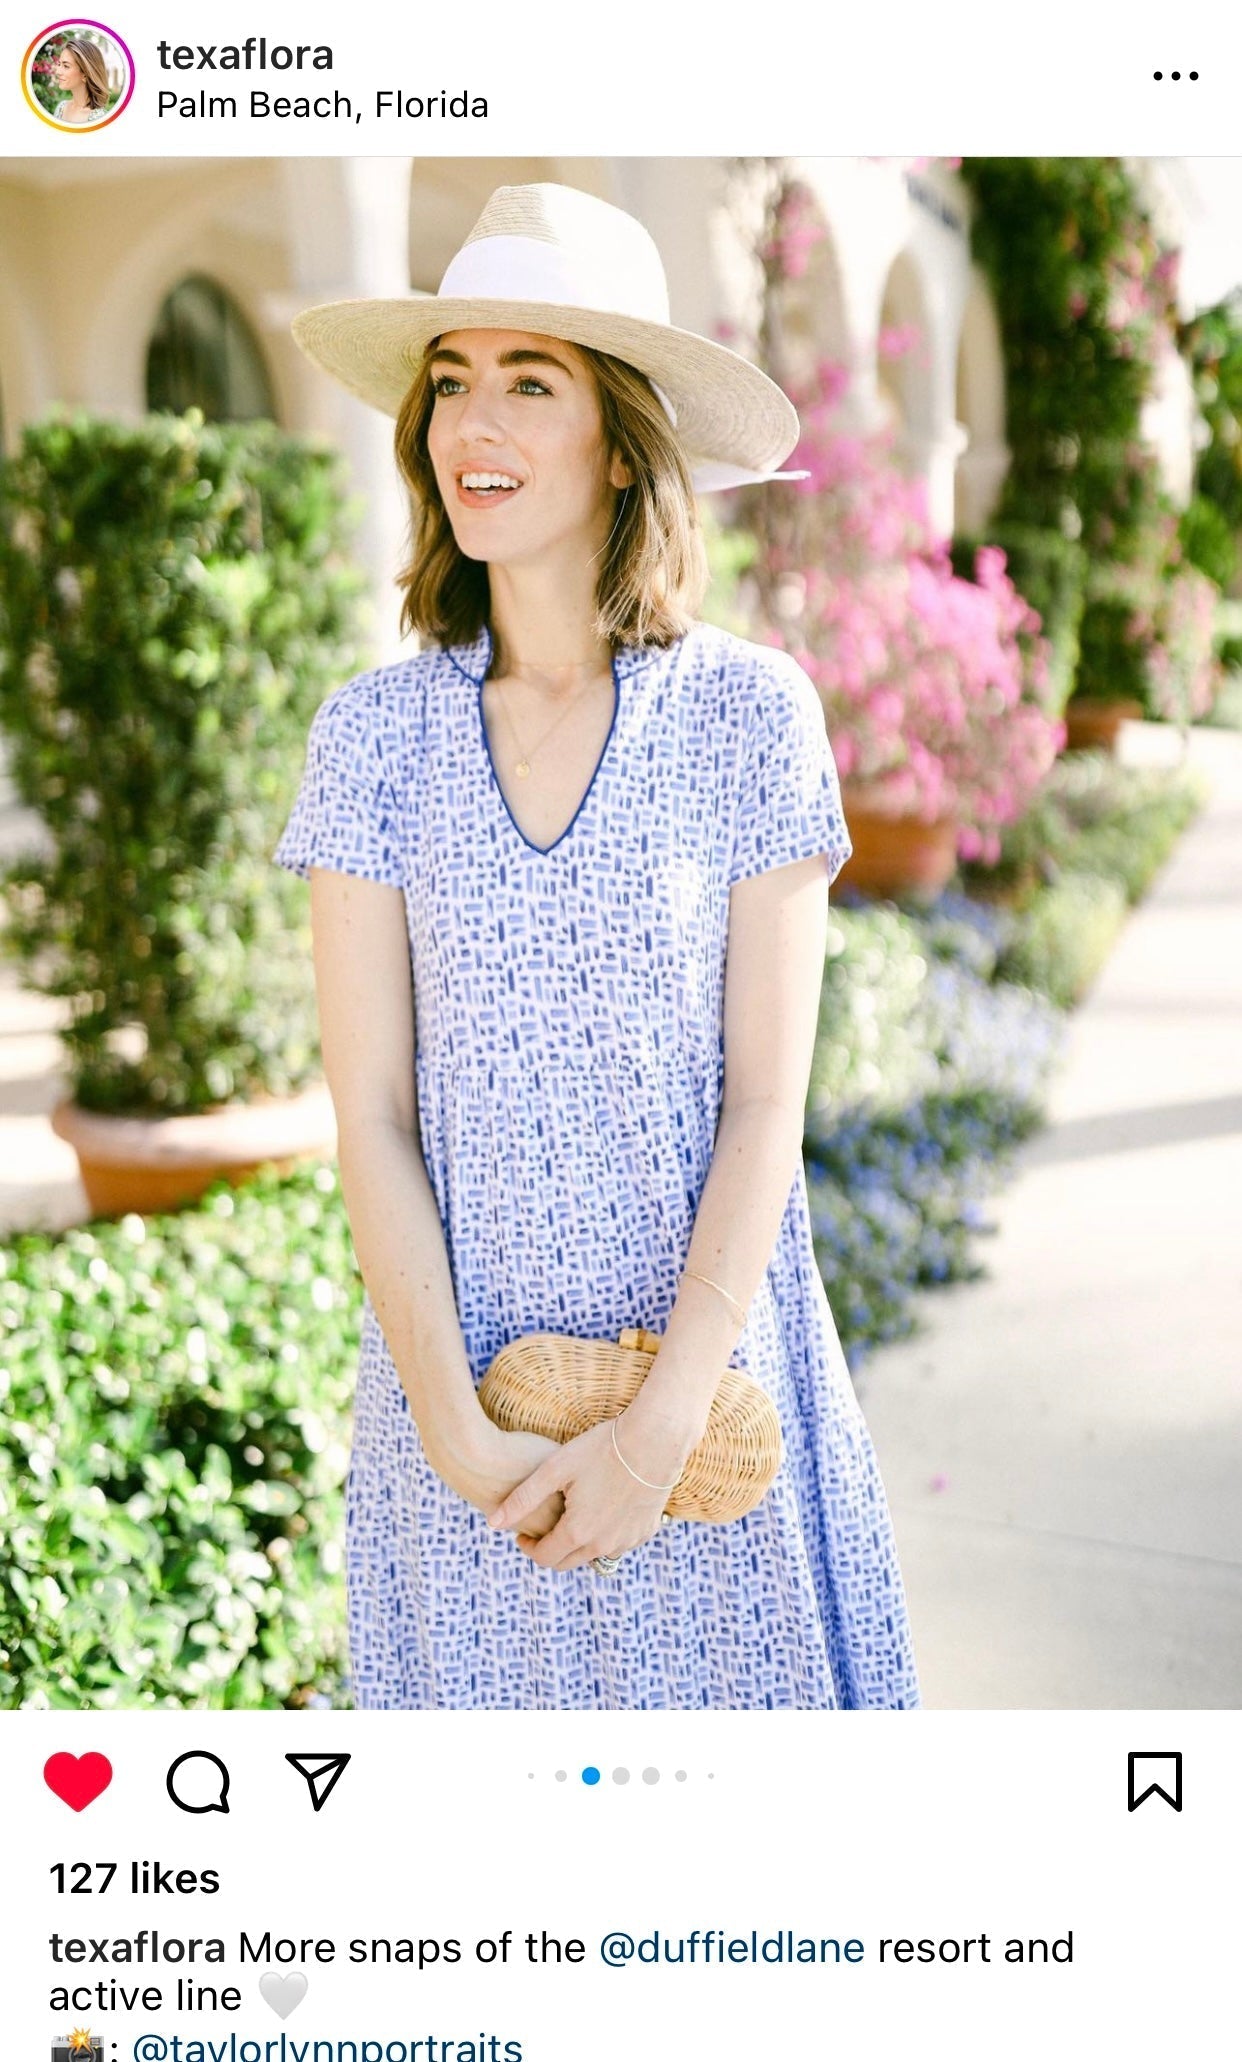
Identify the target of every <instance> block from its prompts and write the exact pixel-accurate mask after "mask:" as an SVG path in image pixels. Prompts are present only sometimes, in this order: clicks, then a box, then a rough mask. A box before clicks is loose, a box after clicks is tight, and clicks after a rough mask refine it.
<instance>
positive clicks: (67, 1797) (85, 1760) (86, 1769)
mask: <svg viewBox="0 0 1242 2062" xmlns="http://www.w3.org/2000/svg"><path fill="white" fill-rule="evenodd" d="M43 1780H44V1782H45V1783H46V1784H47V1787H48V1789H49V1790H52V1791H54V1792H55V1794H56V1795H57V1797H59V1799H60V1801H61V1803H62V1804H67V1805H68V1806H69V1807H70V1809H71V1810H73V1811H85V1810H86V1807H87V1805H88V1804H93V1803H94V1802H95V1799H96V1798H97V1797H100V1796H102V1794H103V1792H104V1791H105V1790H106V1789H107V1787H108V1785H109V1783H110V1782H111V1781H112V1763H111V1762H110V1761H109V1760H108V1757H107V1755H106V1754H53V1755H51V1756H50V1758H49V1759H48V1760H47V1761H45V1762H44V1764H43Z"/></svg>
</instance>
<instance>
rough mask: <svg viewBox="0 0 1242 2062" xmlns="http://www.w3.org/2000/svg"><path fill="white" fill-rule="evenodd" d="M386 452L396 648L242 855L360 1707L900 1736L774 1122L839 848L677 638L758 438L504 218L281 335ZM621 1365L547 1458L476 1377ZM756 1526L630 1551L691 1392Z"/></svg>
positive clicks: (776, 401)
mask: <svg viewBox="0 0 1242 2062" xmlns="http://www.w3.org/2000/svg"><path fill="white" fill-rule="evenodd" d="M295 334H296V335H297V337H298V340H299V342H300V343H301V344H302V346H303V348H304V349H305V350H307V352H308V353H309V354H310V355H311V356H312V357H313V358H315V359H316V360H317V361H318V362H319V363H320V364H322V365H324V366H326V367H327V368H328V369H329V370H330V371H331V372H332V373H333V374H334V375H335V376H336V377H338V378H340V379H341V380H343V381H344V383H345V384H346V385H347V386H349V387H350V388H351V389H352V391H354V392H355V393H359V394H361V395H363V397H364V398H366V399H367V400H370V401H372V402H373V403H375V404H376V405H378V406H380V407H382V408H384V409H386V410H387V412H388V413H389V414H391V415H393V416H394V417H395V418H396V423H397V428H396V449H397V455H398V460H399V463H400V465H401V467H402V469H403V472H404V474H405V477H406V479H407V481H408V483H409V485H410V488H411V492H412V495H413V498H414V504H415V520H414V537H413V549H412V552H411V557H410V562H409V564H408V566H407V567H406V569H405V571H404V573H403V575H402V582H403V586H404V593H405V602H404V620H405V624H406V626H407V627H408V628H410V629H412V630H414V631H416V632H418V633H419V634H420V636H421V637H423V638H424V639H427V640H430V641H431V647H430V648H429V649H426V650H423V651H420V652H419V653H418V654H417V655H416V656H415V657H413V658H411V659H408V660H406V661H404V662H402V663H401V664H399V665H397V666H392V667H386V668H382V669H381V670H380V671H378V672H376V673H371V674H366V675H363V676H362V677H361V678H359V679H358V680H355V681H351V682H349V683H347V684H346V685H345V686H344V687H342V688H340V689H338V690H337V692H336V693H335V694H333V695H330V696H329V697H328V700H327V701H326V702H325V703H324V704H323V706H322V708H321V709H320V710H319V712H318V714H317V716H316V718H315V721H314V723H313V725H312V729H311V737H310V744H309V750H308V757H307V767H306V772H305V776H304V779H303V783H302V787H301V790H300V792H299V795H298V799H297V802H296V804H295V807H294V810H293V813H292V815H291V817H290V820H289V823H288V824H287V826H286V829H285V832H284V834H283V836H282V838H281V841H280V843H279V845H278V847H277V849H276V853H275V855H274V856H275V858H276V860H277V862H278V863H279V864H281V865H283V866H287V867H290V868H291V869H292V870H293V871H295V872H298V873H301V874H302V875H304V876H305V877H306V878H307V879H309V880H310V881H311V883H312V894H311V910H312V928H313V933H314V945H315V963H316V978H317V985H318V993H319V1000H320V1019H321V1031H322V1043H323V1054H324V1064H325V1068H326V1071H327V1074H328V1079H329V1084H330V1086H331V1089H332V1094H333V1099H334V1102H335V1104H336V1109H337V1119H338V1129H339V1135H340V1156H341V1176H342V1185H343V1189H344V1193H345V1198H346V1203H347V1207H348V1210H349V1215H350V1222H351V1227H352V1230H353V1234H354V1240H355V1245H356V1247H357V1251H358V1258H359V1263H360V1266H361V1269H362V1273H363V1277H364V1281H365V1284H366V1290H367V1295H366V1301H365V1319H364V1336H363V1345H362V1352H361V1359H360V1364H359V1382H358V1394H357V1404H356V1410H355V1423H354V1452H353V1462H352V1467H351V1472H350V1480H349V1494H348V1514H347V1529H348V1540H347V1547H348V1571H349V1605H350V1639H351V1647H352V1654H353V1688H354V1695H355V1700H356V1702H357V1703H358V1705H359V1706H360V1707H366V1708H373V1709H407V1708H419V1709H423V1708H441V1709H443V1708H453V1709H460V1708H480V1709H510V1710H530V1709H592V1710H594V1709H601V1708H604V1709H625V1710H686V1709H702V1708H717V1709H791V1708H801V1709H817V1710H829V1709H834V1708H839V1707H859V1706H879V1707H885V1708H890V1709H911V1708H913V1707H914V1706H915V1705H916V1704H917V1702H918V1688H917V1682H916V1678H915V1672H914V1664H913V1659H912V1655H911V1647H910V1636H909V1628H908V1625H907V1621H906V1614H905V1606H904V1601H903V1597H902V1589H901V1578H900V1573H899V1571H898V1568H897V1562H896V1555H895V1551H894V1546H893V1540H892V1533H891V1528H890V1524H889V1518H888V1512H887V1507H886V1505H885V1500H884V1493H883V1489H882V1487H881V1484H880V1481H879V1477H878V1473H877V1470H876V1465H875V1457H874V1454H873V1452H872V1449H871V1444H870V1440H869V1438H868V1436H867V1432H866V1428H865V1425H864V1424H863V1421H862V1418H861V1414H860V1412H859V1408H858V1404H857V1401H856V1399H855V1397H854V1393H853V1389H852V1386H851V1383H850V1379H849V1374H848V1370H847V1368H846V1364H845V1359H844V1355H843V1354H842V1351H841V1347H840V1342H839V1340H838V1337H837V1333H836V1328H835V1325H834V1323H833V1319H832V1313H831V1311H830V1309H829V1306H828V1301H827V1297H826V1295H825V1291H824V1286H823V1283H822V1281H821V1280H820V1277H819V1274H818V1272H817V1269H816V1265H815V1258H814V1249H813V1245H812V1239H811V1227H810V1217H809V1208H808V1201H807V1191H806V1181H805V1176H804V1173H803V1170H802V1164H801V1151H800V1149H801V1138H802V1121H803V1114H804V1109H805V1103H806V1094H807V1083H808V1077H809V1071H810V1062H811V1051H812V1044H813V1039H814V1034H815V1025H816V1018H817V1013H818V1008H819V996H820V983H821V977H822V971H823V959H824V951H825V941H826V926H827V902H828V887H829V883H830V882H831V881H832V879H834V878H835V876H836V874H837V872H838V871H839V869H840V867H841V866H842V865H843V864H844V862H845V860H846V858H847V857H848V856H849V853H850V851H851V849H852V848H851V844H850V838H849V833H848V830H847V828H846V825H845V821H844V818H843V816H842V813H841V805H840V792H839V788H838V784H837V777H836V767H835V764H834V761H833V757H832V752H831V748H830V746H829V743H828V739H827V736H826V733H825V729H824V721H823V714H822V710H821V707H820V704H819V701H818V699H817V696H816V694H815V690H814V688H813V686H812V685H811V682H810V681H809V680H808V678H807V677H806V675H805V674H803V673H802V672H801V671H800V670H799V668H798V667H797V666H796V665H794V664H793V662H792V661H791V660H790V659H789V658H788V657H787V656H786V655H785V654H783V653H780V652H776V651H773V650H768V649H764V648H760V647H758V646H756V645H752V644H749V643H747V642H745V641H744V640H742V639H740V638H736V637H732V636H729V635H727V634H726V633H724V632H722V631H718V630H714V629H710V628H708V627H707V626H706V625H704V624H702V623H700V622H698V621H697V620H696V612H697V609H698V606H699V603H700V601H701V598H702V594H703V589H704V584H705V578H706V570H705V561H704V553H703V544H702V537H701V534H700V529H699V524H698V515H697V508H696V504H695V498H694V494H695V488H696V487H698V488H699V489H700V490H706V489H707V488H709V487H712V486H720V485H725V484H735V483H737V482H739V481H741V480H746V479H754V478H757V477H780V475H779V474H775V473H774V472H773V470H772V469H773V468H774V467H776V466H779V464H780V463H781V461H782V459H783V458H784V457H785V455H786V454H787V453H788V451H789V450H790V449H791V447H792V445H793V443H794V441H795V439H796V436H797V427H798V426H797V418H796V416H795V415H794V412H793V409H792V408H791V407H790V405H789V403H788V401H787V400H786V399H785V397H784V396H783V395H782V394H781V393H780V392H779V390H778V389H777V388H775V387H774V386H773V385H772V383H771V382H770V381H769V380H767V379H766V377H765V376H764V375H763V374H762V373H761V372H759V371H758V370H757V369H756V368H755V367H754V366H752V365H750V364H748V363H747V362H746V361H745V360H743V359H741V358H738V357H736V356H735V355H734V354H733V353H732V352H729V351H726V350H724V349H723V347H721V346H720V345H717V344H713V343H711V342H709V341H708V340H707V339H706V338H702V337H695V336H692V335H689V334H688V333H686V332H682V331H678V330H674V329H673V328H672V326H671V324H670V323H669V320H668V304H667V292H666V288H665V285H664V277H663V269H662V267H661V266H660V262H659V257H658V253H656V251H655V247H654V245H653V244H652V243H651V241H650V238H648V237H647V235H646V232H645V231H644V230H643V229H641V228H640V226H639V225H638V223H636V222H634V221H633V220H632V218H630V217H629V216H626V215H624V214H622V213H621V212H620V211H619V210H617V209H614V208H611V207H609V206H607V205H606V204H605V203H604V202H601V201H596V200H594V199H592V198H591V197H589V196H588V195H585V194H580V193H575V192H573V191H572V190H570V189H568V188H564V187H558V186H534V187H519V188H502V189H501V190H500V191H499V192H498V193H497V194H495V195H494V196H493V198H492V200H491V201H490V202H489V204H488V207H487V209H485V211H484V214H483V217H482V218H481V219H480V222H479V223H478V225H477V226H476V229H475V231H474V233H473V235H472V237H471V238H470V239H469V241H468V242H467V244H466V245H465V247H464V249H463V250H462V251H461V252H459V253H458V255H457V257H456V258H455V259H454V260H453V263H452V265H450V267H449V271H448V273H447V274H446V276H445V279H444V281H443V283H442V285H441V290H440V293H439V294H438V295H437V296H434V297H424V298H420V299H410V300H408V301H395V302H378V303H375V302H370V303H345V304H340V305H337V306H334V307H329V308H324V309H315V310H311V311H309V312H308V313H307V314H306V315H304V316H301V317H299V318H298V321H297V323H296V324H295ZM635 1325H637V1326H640V1327H643V1328H646V1329H648V1330H651V1331H653V1332H655V1333H657V1334H658V1338H659V1345H658V1351H657V1352H656V1353H655V1356H654V1359H653V1360H652V1361H651V1363H650V1367H649V1369H648V1370H647V1372H646V1376H645V1380H644V1381H643V1383H642V1386H641V1388H640V1389H639V1391H638V1393H637V1395H636V1396H635V1397H634V1400H633V1401H632V1402H631V1403H630V1404H629V1405H628V1407H627V1408H626V1409H625V1410H624V1411H623V1412H622V1413H621V1414H620V1416H618V1417H616V1418H614V1419H613V1420H612V1421H611V1423H605V1424H597V1425H595V1426H593V1427H592V1429H590V1430H589V1431H587V1432H585V1433H582V1434H580V1435H578V1436H577V1437H574V1438H570V1439H567V1440H566V1442H565V1443H564V1444H559V1445H558V1444H556V1443H555V1442H553V1441H550V1440H547V1439H544V1438H542V1437H538V1436H536V1435H534V1434H529V1433H522V1432H505V1431H502V1430H500V1429H499V1428H498V1427H497V1426H496V1425H495V1424H493V1423H492V1422H491V1421H490V1419H489V1418H487V1417H486V1416H485V1415H484V1412H483V1411H482V1409H481V1408H480V1406H479V1402H478V1394H477V1392H478V1387H479V1384H480V1382H481V1381H482V1378H483V1376H484V1375H485V1373H486V1372H487V1369H488V1367H489V1366H490V1364H491V1362H492V1360H493V1358H494V1357H495V1355H496V1354H497V1353H498V1352H499V1351H500V1350H501V1348H502V1347H504V1346H505V1345H507V1344H508V1343H509V1342H510V1341H512V1340H514V1339H517V1338H519V1337H522V1336H524V1335H526V1334H528V1333H532V1332H554V1333H559V1334H563V1335H565V1334H567V1335H569V1336H571V1337H578V1338H585V1339H588V1340H608V1339H612V1340H615V1339H616V1338H617V1337H618V1335H619V1333H620V1332H621V1331H623V1330H624V1329H625V1328H627V1327H630V1326H635ZM731 1361H732V1362H733V1364H735V1365H740V1366H743V1367H746V1368H748V1369H749V1371H750V1373H751V1374H752V1376H753V1377H754V1379H755V1380H756V1381H758V1382H759V1383H760V1384H761V1385H762V1386H763V1387H764V1388H765V1389H766V1390H767V1392H768V1395H769V1397H770V1398H771V1399H772V1401H773V1403H774V1404H775V1406H776V1409H777V1412H778V1414H779V1417H780V1421H781V1432H782V1439H783V1447H784V1460H783V1464H782V1466H781V1469H780V1472H779V1474H778V1476H777V1478H776V1481H775V1482H774V1483H773V1485H772V1487H771V1489H770V1490H769V1491H768V1493H767V1494H766V1496H765V1497H764V1498H763V1500H762V1502H761V1503H759V1504H758V1505H757V1506H756V1507H755V1508H754V1509H752V1510H751V1511H749V1512H748V1513H747V1515H746V1516H744V1517H742V1518H738V1519H736V1520H734V1521H732V1522H730V1523H724V1524H716V1525H711V1524H701V1523H691V1522H684V1521H683V1522H677V1523H662V1518H663V1516H664V1507H665V1504H666V1502H667V1501H668V1497H669V1494H670V1490H671V1488H672V1487H673V1486H674V1485H675V1483H676V1481H677V1480H678V1478H679V1477H680V1475H681V1473H682V1470H683V1469H684V1467H685V1465H686V1462H687V1460H688V1458H689V1456H690V1454H691V1452H692V1451H693V1449H694V1448H695V1446H696V1445H697V1443H698V1441H699V1439H700V1438H701V1436H702V1433H703V1430H704V1427H705V1425H706V1422H707V1418H708V1413H709V1411H710V1408H711V1405H712V1400H713V1397H714V1395H715V1392H716V1390H717V1387H718V1385H719V1382H720V1378H721V1375H722V1372H723V1370H724V1369H725V1367H726V1365H728V1364H730V1362H731Z"/></svg>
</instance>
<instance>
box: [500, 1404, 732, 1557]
mask: <svg viewBox="0 0 1242 2062" xmlns="http://www.w3.org/2000/svg"><path fill="white" fill-rule="evenodd" d="M616 1426H617V1432H618V1445H619V1446H620V1447H621V1450H622V1451H623V1452H625V1458H626V1460H627V1461H628V1462H629V1464H630V1467H632V1468H634V1469H635V1471H636V1473H637V1474H639V1475H642V1476H644V1477H645V1478H646V1479H647V1480H648V1481H650V1482H653V1483H656V1482H659V1481H661V1480H663V1481H664V1482H666V1483H668V1484H670V1485H671V1484H672V1483H674V1482H675V1481H676V1479H677V1477H678V1476H679V1475H680V1473H681V1470H682V1468H683V1467H684V1465H685V1461H686V1458H687V1455H688V1454H689V1451H690V1449H691V1447H692V1446H693V1444H694V1440H693V1437H690V1438H689V1439H688V1441H687V1438H686V1437H685V1436H683V1435H680V1434H677V1433H673V1432H671V1431H670V1428H669V1427H667V1426H665V1427H662V1428H657V1427H654V1426H650V1425H648V1426H644V1425H643V1423H642V1421H641V1420H639V1421H637V1422H636V1423H634V1424H631V1421H630V1415H629V1412H623V1413H622V1415H621V1417H620V1418H619V1419H618V1420H616ZM623 1428H628V1429H627V1430H626V1431H625V1433H624V1437H625V1438H627V1439H628V1444H629V1446H631V1447H632V1448H633V1451H632V1452H630V1451H627V1450H626V1447H625V1446H624V1445H622V1436H623ZM658 1470H662V1471H663V1473H662V1475H661V1473H659V1472H657V1471H658ZM670 1494H671V1488H664V1489H659V1488H647V1487H645V1486H644V1485H643V1484H642V1483H639V1482H637V1481H636V1480H635V1479H634V1476H633V1475H631V1474H630V1473H629V1470H628V1469H627V1468H626V1467H624V1466H623V1465H622V1463H621V1462H620V1461H619V1460H618V1459H617V1455H616V1452H615V1451H614V1450H613V1421H611V1420H607V1419H606V1420H605V1421H604V1423H603V1424H600V1425H593V1426H592V1427H591V1430H590V1431H589V1432H582V1433H580V1434H579V1436H578V1437H577V1438H576V1439H570V1440H567V1441H566V1443H565V1445H564V1446H558V1447H557V1448H556V1449H555V1451H554V1452H553V1453H552V1454H551V1455H549V1457H548V1458H547V1459H546V1460H545V1461H542V1462H541V1463H540V1465H539V1466H538V1467H537V1468H536V1469H535V1472H534V1473H533V1475H531V1476H530V1478H529V1479H528V1480H527V1481H525V1482H523V1483H522V1484H521V1485H520V1487H519V1488H517V1489H515V1490H514V1491H513V1492H512V1494H511V1495H509V1496H507V1497H506V1498H505V1500H504V1502H503V1503H502V1504H501V1505H500V1506H499V1508H498V1509H495V1510H493V1512H492V1514H491V1523H492V1524H493V1525H494V1526H495V1527H497V1529H498V1530H501V1531H510V1532H516V1533H517V1535H518V1545H519V1547H520V1548H521V1549H522V1552H523V1553H525V1554H529V1556H530V1558H531V1560H532V1561H536V1562H538V1564H539V1566H540V1567H541V1568H556V1569H559V1570H561V1571H562V1572H564V1571H565V1570H566V1569H569V1568H584V1567H586V1565H587V1564H588V1562H590V1561H593V1560H595V1559H596V1557H597V1556H598V1555H600V1554H611V1555H614V1556H615V1555H619V1554H627V1553H629V1552H630V1550H631V1549H632V1548H633V1547H638V1546H642V1545H643V1544H644V1543H645V1542H646V1541H647V1540H649V1539H651V1538H653V1537H654V1535H655V1534H656V1533H657V1532H658V1531H659V1529H660V1521H661V1518H662V1517H663V1515H664V1508H665V1505H666V1504H667V1503H668V1499H669V1496H670ZM553 1498H563V1500H564V1515H563V1516H562V1517H561V1520H560V1523H559V1524H557V1525H554V1526H553V1527H552V1528H551V1529H546V1528H545V1530H544V1533H543V1536H542V1537H541V1538H540V1539H538V1540H534V1539H532V1538H531V1537H530V1535H531V1530H532V1527H531V1518H532V1514H535V1513H543V1512H546V1510H547V1508H548V1502H549V1500H550V1499H553Z"/></svg>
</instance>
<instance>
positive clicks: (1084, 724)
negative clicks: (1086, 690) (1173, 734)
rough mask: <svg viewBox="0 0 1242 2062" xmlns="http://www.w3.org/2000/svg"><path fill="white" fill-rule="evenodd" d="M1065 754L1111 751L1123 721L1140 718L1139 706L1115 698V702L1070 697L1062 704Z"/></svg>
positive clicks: (1087, 697) (1138, 703)
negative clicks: (1063, 705) (1063, 706)
mask: <svg viewBox="0 0 1242 2062" xmlns="http://www.w3.org/2000/svg"><path fill="white" fill-rule="evenodd" d="M1064 714H1065V745H1064V750H1065V751H1067V752H1096V751H1107V752H1111V751H1115V750H1116V746H1117V733H1118V731H1119V730H1120V729H1121V726H1122V724H1123V723H1124V722H1126V720H1127V718H1138V717H1141V716H1142V714H1143V704H1142V703H1141V702H1135V701H1131V700H1129V699H1128V698H1121V697H1119V698H1118V699H1117V700H1116V701H1115V702H1106V701H1102V700H1098V699H1097V698H1096V697H1095V696H1094V695H1080V696H1074V695H1071V696H1070V698H1069V700H1068V702H1067V703H1066V704H1065V711H1064Z"/></svg>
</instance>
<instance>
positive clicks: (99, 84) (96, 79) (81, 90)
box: [52, 36, 112, 123]
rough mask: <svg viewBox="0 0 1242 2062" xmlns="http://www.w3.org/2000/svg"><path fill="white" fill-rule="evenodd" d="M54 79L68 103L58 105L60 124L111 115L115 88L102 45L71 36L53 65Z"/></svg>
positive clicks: (83, 37) (94, 119) (87, 120)
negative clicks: (112, 93) (100, 46)
mask: <svg viewBox="0 0 1242 2062" xmlns="http://www.w3.org/2000/svg"><path fill="white" fill-rule="evenodd" d="M52 75H53V77H54V78H55V80H56V84H57V85H58V86H59V87H60V89H61V91H62V93H68V95H69V98H68V99H67V100H61V101H58V102H57V104H56V119H57V121H58V122H73V123H79V122H98V121H101V120H102V119H103V117H104V116H105V115H106V114H107V112H108V101H109V98H110V96H111V92H112V88H111V85H110V84H109V80H108V67H107V65H106V64H105V62H104V56H103V52H102V51H101V50H100V48H99V46H98V44H95V43H91V42H88V40H87V38H86V37H85V36H70V38H69V40H68V42H67V43H65V44H63V45H62V47H61V51H60V55H59V56H58V58H57V59H56V62H55V65H54V66H53V72H52Z"/></svg>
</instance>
